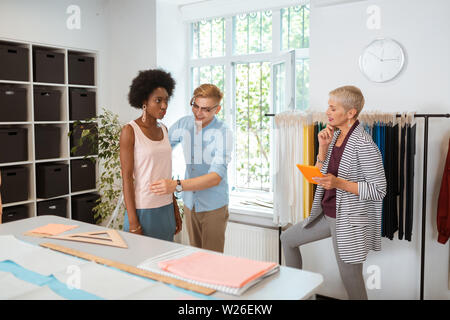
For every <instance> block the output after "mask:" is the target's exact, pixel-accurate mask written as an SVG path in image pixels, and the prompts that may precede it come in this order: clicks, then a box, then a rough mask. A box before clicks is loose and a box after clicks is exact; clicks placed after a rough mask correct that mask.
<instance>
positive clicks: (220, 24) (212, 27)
mask: <svg viewBox="0 0 450 320" xmlns="http://www.w3.org/2000/svg"><path fill="white" fill-rule="evenodd" d="M192 40H193V43H192V49H193V52H192V54H193V57H194V58H210V57H221V56H224V55H225V19H224V18H219V19H212V20H202V21H198V22H194V23H192Z"/></svg>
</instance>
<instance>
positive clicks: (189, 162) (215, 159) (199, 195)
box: [169, 115, 233, 212]
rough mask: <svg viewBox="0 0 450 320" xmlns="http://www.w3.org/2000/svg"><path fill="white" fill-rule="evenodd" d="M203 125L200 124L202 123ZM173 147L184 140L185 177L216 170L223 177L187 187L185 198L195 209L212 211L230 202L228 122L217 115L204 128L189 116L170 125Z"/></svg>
mask: <svg viewBox="0 0 450 320" xmlns="http://www.w3.org/2000/svg"><path fill="white" fill-rule="evenodd" d="M200 128H201V126H200ZM169 139H170V144H171V146H172V148H174V147H175V146H176V145H178V144H179V143H181V144H182V147H183V153H184V158H185V160H186V172H185V179H190V178H196V177H199V176H203V175H205V174H208V173H211V172H215V173H217V174H218V175H219V176H220V177H221V178H222V179H221V181H220V183H219V184H218V185H217V186H215V187H212V188H208V189H204V190H199V191H184V192H183V202H184V205H185V206H186V207H188V208H189V209H190V210H192V209H193V208H195V211H196V212H203V211H211V210H215V209H218V208H221V207H223V206H225V205H228V202H229V195H228V174H227V169H228V163H230V161H231V152H232V149H233V135H232V132H231V130H229V128H228V127H227V125H226V124H225V123H224V122H222V121H220V120H218V119H217V118H216V117H214V118H213V120H212V121H211V122H210V123H209V124H208V125H207V126H206V127H205V128H203V129H201V130H199V129H197V127H196V125H195V118H194V116H192V115H190V116H186V117H183V118H181V119H180V120H178V121H177V122H175V123H174V124H173V125H172V126H171V127H170V129H169Z"/></svg>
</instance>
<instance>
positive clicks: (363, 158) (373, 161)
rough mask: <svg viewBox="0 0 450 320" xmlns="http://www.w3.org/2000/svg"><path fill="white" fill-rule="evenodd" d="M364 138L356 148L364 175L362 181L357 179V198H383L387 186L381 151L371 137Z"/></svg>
mask: <svg viewBox="0 0 450 320" xmlns="http://www.w3.org/2000/svg"><path fill="white" fill-rule="evenodd" d="M365 140H366V141H364V143H362V144H360V145H359V150H358V151H359V152H358V161H359V165H360V168H361V170H362V173H363V176H364V181H358V193H359V200H383V198H384V196H385V195H386V188H387V186H386V176H385V173H384V166H383V160H382V157H381V152H380V150H379V149H378V147H377V145H376V144H375V143H374V142H373V141H372V140H371V139H370V140H369V139H365Z"/></svg>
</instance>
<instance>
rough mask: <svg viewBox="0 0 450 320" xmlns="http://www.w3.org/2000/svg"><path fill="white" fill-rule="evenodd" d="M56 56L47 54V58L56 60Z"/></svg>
mask: <svg viewBox="0 0 450 320" xmlns="http://www.w3.org/2000/svg"><path fill="white" fill-rule="evenodd" d="M54 57H55V55H54V54H47V58H54Z"/></svg>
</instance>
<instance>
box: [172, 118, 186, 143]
mask: <svg viewBox="0 0 450 320" xmlns="http://www.w3.org/2000/svg"><path fill="white" fill-rule="evenodd" d="M182 137H183V128H181V127H180V120H178V121H177V122H175V123H174V124H173V125H172V126H171V127H170V129H169V141H170V146H171V147H172V148H174V147H175V146H176V145H177V144H179V143H180V142H181V139H182Z"/></svg>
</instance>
